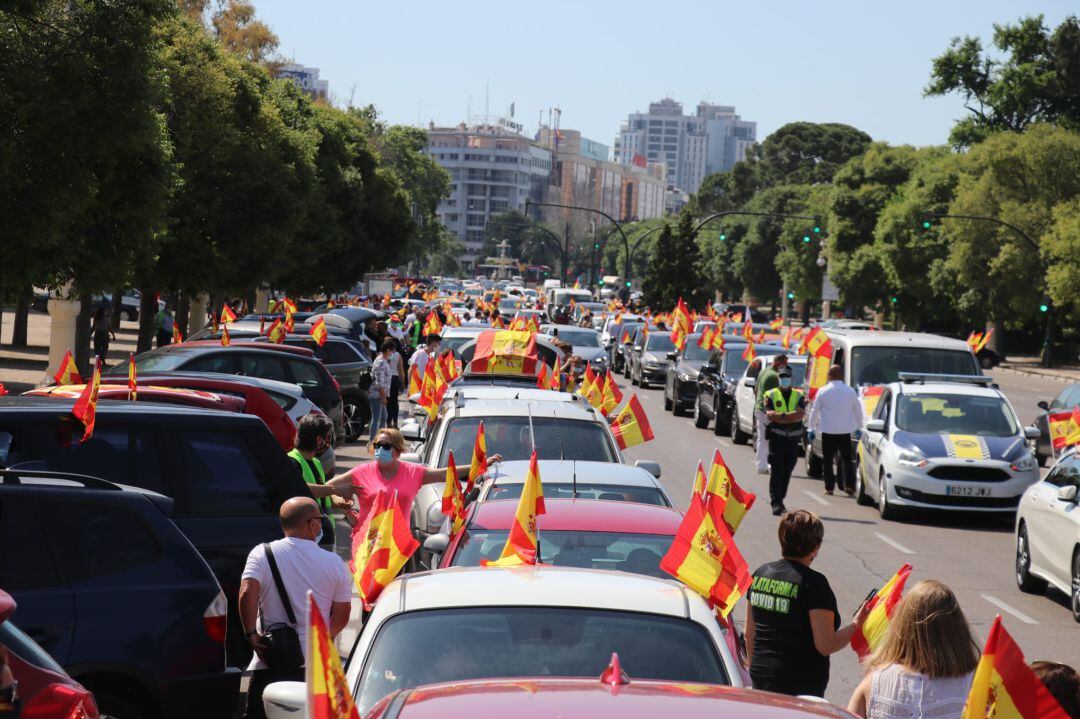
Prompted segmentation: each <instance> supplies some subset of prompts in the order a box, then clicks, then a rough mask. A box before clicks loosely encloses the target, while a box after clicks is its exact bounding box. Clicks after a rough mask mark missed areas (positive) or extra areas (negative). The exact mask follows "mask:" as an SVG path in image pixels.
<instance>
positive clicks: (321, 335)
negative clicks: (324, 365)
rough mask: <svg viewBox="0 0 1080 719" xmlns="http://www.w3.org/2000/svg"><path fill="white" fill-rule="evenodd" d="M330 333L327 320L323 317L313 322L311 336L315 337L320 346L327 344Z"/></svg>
mask: <svg viewBox="0 0 1080 719" xmlns="http://www.w3.org/2000/svg"><path fill="white" fill-rule="evenodd" d="M329 335H330V331H329V330H327V329H326V320H324V319H323V318H322V317H320V318H319V319H317V320H315V321H314V322H312V323H311V336H312V337H314V338H315V341H316V342H317V343H318V344H319V346H320V347H322V346H323V345H324V344H326V339H327V337H329Z"/></svg>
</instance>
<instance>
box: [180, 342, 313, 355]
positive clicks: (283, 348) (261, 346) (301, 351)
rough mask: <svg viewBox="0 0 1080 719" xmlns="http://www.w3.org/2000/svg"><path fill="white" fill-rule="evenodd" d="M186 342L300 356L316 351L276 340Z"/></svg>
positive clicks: (203, 345)
mask: <svg viewBox="0 0 1080 719" xmlns="http://www.w3.org/2000/svg"><path fill="white" fill-rule="evenodd" d="M185 344H190V345H194V346H195V347H216V348H217V349H221V350H227V351H228V350H232V351H235V350H236V349H240V348H243V349H257V350H262V351H271V352H286V353H288V354H293V355H299V356H300V357H314V356H315V353H314V352H312V351H311V350H310V349H308V348H307V347H294V346H293V345H287V344H277V343H275V342H244V343H242V344H238V345H236V346H235V347H234V346H233V345H222V344H221V340H193V341H191V342H183V343H181V346H183V345H185Z"/></svg>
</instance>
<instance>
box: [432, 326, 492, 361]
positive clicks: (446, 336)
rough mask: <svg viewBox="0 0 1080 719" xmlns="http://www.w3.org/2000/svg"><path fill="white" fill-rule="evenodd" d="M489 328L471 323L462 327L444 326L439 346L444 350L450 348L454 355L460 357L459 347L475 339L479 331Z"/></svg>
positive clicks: (488, 328)
mask: <svg viewBox="0 0 1080 719" xmlns="http://www.w3.org/2000/svg"><path fill="white" fill-rule="evenodd" d="M490 329H491V328H490V327H488V326H487V325H484V324H471V325H466V326H462V327H444V328H443V331H442V334H441V335H439V336H440V337H442V342H440V343H439V344H440V348H441V349H444V350H450V351H452V352H453V353H454V357H457V358H458V359H460V358H461V355H460V354H459V352H460V350H461V348H462V347H463V346H464V345H465V344H466V343H467V342H471V341H472V340H475V339H476V338H477V337H479V336H480V334H481V333H483V332H486V331H488V330H490Z"/></svg>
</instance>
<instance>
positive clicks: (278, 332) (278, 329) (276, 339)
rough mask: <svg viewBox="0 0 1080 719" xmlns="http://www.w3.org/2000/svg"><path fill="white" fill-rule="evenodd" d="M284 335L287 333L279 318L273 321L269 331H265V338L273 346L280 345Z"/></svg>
mask: <svg viewBox="0 0 1080 719" xmlns="http://www.w3.org/2000/svg"><path fill="white" fill-rule="evenodd" d="M286 334H288V333H287V332H286V330H285V325H284V324H282V322H281V319H280V318H277V319H275V320H274V322H273V324H271V325H270V329H268V330H267V331H266V336H267V337H269V338H270V341H271V342H273V343H274V344H282V343H283V342H284V341H285V335H286Z"/></svg>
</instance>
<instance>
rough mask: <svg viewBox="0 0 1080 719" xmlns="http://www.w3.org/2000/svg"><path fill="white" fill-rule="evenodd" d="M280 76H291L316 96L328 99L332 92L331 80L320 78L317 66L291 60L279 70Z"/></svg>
mask: <svg viewBox="0 0 1080 719" xmlns="http://www.w3.org/2000/svg"><path fill="white" fill-rule="evenodd" d="M278 77H287V78H289V79H290V80H292V81H293V82H295V83H296V84H297V85H299V86H300V89H301V90H303V91H304V92H306V93H307V94H308V95H310V96H311V97H314V98H322V99H326V96H327V94H328V93H329V92H330V82H329V81H328V80H320V79H319V68H317V67H304V66H303V65H300V64H298V63H295V62H289V63H286V64H285V66H284V67H282V68H281V70H279V71H278Z"/></svg>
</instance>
